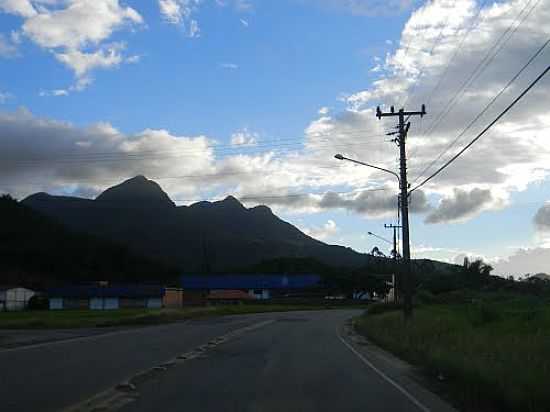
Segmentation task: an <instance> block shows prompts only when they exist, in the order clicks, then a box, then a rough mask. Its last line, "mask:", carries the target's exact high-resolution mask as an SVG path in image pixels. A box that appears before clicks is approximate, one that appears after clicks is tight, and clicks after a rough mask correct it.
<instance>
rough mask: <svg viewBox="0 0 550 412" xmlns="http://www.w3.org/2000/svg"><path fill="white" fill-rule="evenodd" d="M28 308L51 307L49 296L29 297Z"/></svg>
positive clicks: (40, 308)
mask: <svg viewBox="0 0 550 412" xmlns="http://www.w3.org/2000/svg"><path fill="white" fill-rule="evenodd" d="M27 308H28V309H29V310H47V309H48V308H49V305H48V298H47V297H45V296H39V295H34V296H33V297H31V298H30V299H29V303H28V305H27Z"/></svg>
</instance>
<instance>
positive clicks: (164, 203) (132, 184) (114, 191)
mask: <svg viewBox="0 0 550 412" xmlns="http://www.w3.org/2000/svg"><path fill="white" fill-rule="evenodd" d="M96 201H98V202H101V203H105V204H111V205H114V204H117V205H120V206H125V205H128V204H132V205H133V206H134V207H144V208H170V207H174V206H175V204H174V202H172V200H170V198H169V197H168V195H167V194H166V192H164V190H162V188H161V187H160V186H159V185H158V183H156V182H153V181H152V180H148V179H147V178H145V177H144V176H136V177H134V178H132V179H129V180H126V181H125V182H122V183H121V184H119V185H116V186H113V187H111V188H109V189H107V190H106V191H104V192H103V193H101V194H100V195H99V196H98V197H97V198H96Z"/></svg>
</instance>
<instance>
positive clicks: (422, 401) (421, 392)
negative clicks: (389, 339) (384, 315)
mask: <svg viewBox="0 0 550 412" xmlns="http://www.w3.org/2000/svg"><path fill="white" fill-rule="evenodd" d="M337 334H338V336H339V338H340V339H341V340H342V341H343V344H344V345H346V346H347V347H348V349H350V351H352V352H353V353H354V354H355V355H356V356H357V358H358V361H360V362H361V363H363V364H364V365H365V367H367V368H369V369H371V370H373V371H374V372H376V373H377V374H379V375H380V376H381V377H382V378H383V379H384V380H386V381H387V382H388V383H389V384H390V385H392V386H393V387H394V388H395V389H396V390H397V391H399V392H401V394H402V395H403V396H405V397H407V398H409V400H411V402H412V403H414V404H415V405H416V406H417V408H418V410H422V411H424V412H426V411H438V412H439V411H441V412H456V411H457V410H456V409H455V408H453V407H452V406H451V405H450V404H449V403H448V402H446V401H445V400H443V399H442V398H440V397H439V396H438V395H437V394H435V393H434V391H432V390H431V389H430V388H429V383H428V382H427V380H426V378H425V377H424V376H422V374H421V373H420V372H419V371H418V370H417V369H415V368H414V367H413V366H412V365H410V364H409V363H407V362H405V361H403V360H401V359H399V358H397V357H395V356H394V355H392V354H391V353H389V352H387V351H385V350H383V349H382V348H380V347H379V346H376V345H375V344H374V343H372V342H371V341H369V340H368V339H366V338H365V337H364V336H362V335H360V334H358V333H357V332H356V331H355V329H354V328H353V325H352V320H351V319H350V320H349V321H348V322H346V323H345V324H344V325H343V326H341V327H340V328H339V329H338V330H337Z"/></svg>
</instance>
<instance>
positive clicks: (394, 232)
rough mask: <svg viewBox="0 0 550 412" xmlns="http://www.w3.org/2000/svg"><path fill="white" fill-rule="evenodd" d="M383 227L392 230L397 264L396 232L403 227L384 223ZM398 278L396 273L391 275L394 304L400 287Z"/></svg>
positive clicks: (397, 299) (394, 256)
mask: <svg viewBox="0 0 550 412" xmlns="http://www.w3.org/2000/svg"><path fill="white" fill-rule="evenodd" d="M384 227H385V228H386V229H393V259H394V260H395V262H397V256H398V255H399V253H398V252H397V230H398V229H401V228H403V226H399V225H394V224H393V223H390V224H389V225H387V224H385V223H384ZM398 278H399V276H398V274H397V273H395V274H394V275H393V300H394V302H395V303H397V302H398V301H399V292H398V290H397V288H398V285H399V286H400V285H401V280H399V279H398Z"/></svg>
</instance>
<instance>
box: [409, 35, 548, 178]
mask: <svg viewBox="0 0 550 412" xmlns="http://www.w3.org/2000/svg"><path fill="white" fill-rule="evenodd" d="M549 43H550V38H548V39H547V40H546V41H545V42H544V44H542V45H541V46H540V47H539V48H538V49H537V51H536V52H535V53H534V54H533V55H532V56H531V57H530V58H529V60H528V61H527V63H525V64H524V65H523V67H522V68H521V69H520V70H519V71H518V72H517V73H516V74H515V75H514V76H513V77H512V78H511V79H510V80H509V81H508V83H507V84H506V85H505V86H504V87H503V88H502V89H501V90H500V91H499V92H498V93H497V94H496V95H495V96H494V97H493V98H492V99H491V101H490V102H489V103H488V104H487V105H486V106H485V107H484V108H483V110H482V111H481V112H479V113H478V114H477V115H476V116H475V117H474V118H473V119H472V120H471V121H470V123H469V124H468V125H467V126H466V127H465V128H464V129H463V130H462V132H460V134H459V135H458V136H457V137H456V138H455V139H453V140H452V141H451V142H450V143H449V144H448V145H447V147H445V149H444V150H443V151H442V152H441V153H440V154H439V155H438V156H437V157H436V158H435V159H434V160H432V161H431V162H430V164H429V165H428V166H427V167H425V168H424V170H422V172H420V174H419V175H418V176H417V177H416V178H415V179H414V181H413V185H414V184H415V183H416V182H417V181H418V180H420V179H421V178H422V176H424V174H425V173H426V172H427V171H428V170H430V169H431V168H432V166H433V165H434V164H435V163H436V162H437V161H439V159H441V158H442V157H443V156H444V155H445V154H446V153H447V152H448V151H449V150H450V149H452V148H453V147H454V146H455V144H456V143H457V142H458V141H459V140H460V138H461V137H462V136H464V134H465V133H466V132H467V131H468V130H470V128H471V127H472V126H473V125H474V124H475V123H476V122H477V121H478V120H479V119H480V118H481V116H483V115H484V114H485V113H486V112H487V110H489V108H490V107H491V106H492V105H493V104H494V103H495V102H496V101H497V99H498V98H499V97H500V96H501V95H502V94H503V93H504V92H505V91H506V90H507V89H508V88H509V87H510V86H511V85H512V84H513V83H514V82H515V81H516V80H517V79H518V77H519V76H520V75H521V74H522V73H523V72H524V71H525V69H527V67H529V66H530V65H531V63H532V62H533V61H534V60H535V59H536V58H537V57H538V56H539V55H540V54H541V53H542V52H543V50H544V49H545V48H546V47H547V46H548V44H549Z"/></svg>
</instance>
